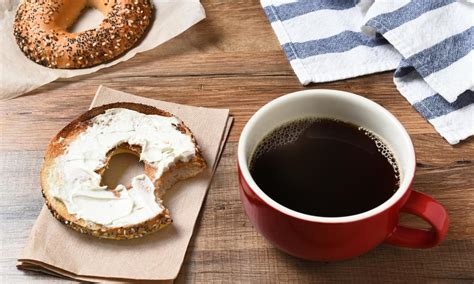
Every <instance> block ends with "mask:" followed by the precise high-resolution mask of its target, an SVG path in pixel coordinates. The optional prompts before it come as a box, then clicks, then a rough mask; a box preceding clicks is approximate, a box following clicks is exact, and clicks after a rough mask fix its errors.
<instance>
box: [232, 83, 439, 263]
mask: <svg viewBox="0 0 474 284" xmlns="http://www.w3.org/2000/svg"><path fill="white" fill-rule="evenodd" d="M304 117H322V118H335V119H339V120H342V121H346V122H351V123H354V124H356V125H360V126H363V127H365V128H367V129H369V130H372V131H373V132H375V133H376V134H378V135H379V136H380V137H381V139H382V140H384V142H385V143H386V144H387V145H388V146H389V148H390V149H391V150H392V151H393V154H394V156H395V158H396V160H397V163H398V166H399V169H400V173H401V178H400V187H399V189H398V190H397V191H396V192H395V194H394V195H393V196H392V197H391V198H390V199H388V200H387V201H385V202H384V203H382V204H381V205H379V206H377V207H376V208H374V209H371V210H369V211H366V212H363V213H360V214H356V215H351V216H344V217H319V216H312V215H307V214H303V213H300V212H297V211H294V210H292V209H290V208H287V207H285V206H283V205H281V204H279V203H277V202H275V201H274V200H272V199H271V198H270V197H268V195H266V194H265V193H264V192H263V191H262V190H261V189H260V188H259V187H258V186H257V184H256V183H255V181H254V180H253V178H252V176H251V175H250V172H249V168H248V164H249V160H250V158H251V155H252V153H253V151H254V149H255V147H256V146H257V144H258V143H259V142H260V141H261V140H262V138H263V137H264V136H265V135H266V134H268V133H269V132H270V131H271V130H272V129H274V128H276V127H278V126H280V125H282V124H283V123H285V122H288V121H292V120H295V119H297V118H304ZM238 167H239V182H240V197H241V199H242V203H243V205H244V208H245V212H246V213H247V215H248V217H249V219H250V221H251V222H252V223H253V225H254V226H255V228H256V229H257V230H258V231H259V232H260V233H261V234H262V235H263V236H264V237H265V238H266V239H267V240H269V241H270V242H271V243H272V244H273V245H274V246H276V247H277V248H279V249H281V250H283V251H285V252H287V253H288V254H291V255H294V256H296V257H300V258H304V259H310V260H322V261H335V260H342V259H348V258H351V257H355V256H358V255H361V254H363V253H365V252H367V251H369V250H370V249H372V248H374V247H375V246H377V245H379V244H380V243H382V242H385V243H388V244H391V245H396V246H402V247H410V248H430V247H433V246H436V245H437V244H439V243H440V242H441V241H442V240H443V239H444V237H445V236H446V233H447V230H448V214H447V212H446V210H445V209H444V208H443V206H442V205H440V204H439V203H438V202H437V201H436V200H434V199H433V198H431V197H429V196H427V195H425V194H423V193H420V192H417V191H413V190H412V189H411V185H412V181H413V177H414V175H415V168H416V160H415V151H414V149H413V144H412V142H411V139H410V137H409V136H408V133H407V132H406V130H405V128H404V127H403V126H402V124H401V123H400V122H399V121H398V120H397V119H396V118H395V117H394V116H393V115H392V114H391V113H390V112H388V111H387V110H386V109H384V108H383V107H381V106H380V105H378V104H376V103H375V102H373V101H370V100H368V99H366V98H363V97H361V96H358V95H355V94H352V93H348V92H342V91H335V90H307V91H301V92H296V93H292V94H289V95H286V96H282V97H280V98H278V99H275V100H273V101H271V102H270V103H268V104H266V105H265V106H263V107H262V108H261V109H260V110H258V111H257V112H256V113H255V114H254V115H253V116H252V118H250V120H249V121H248V122H247V124H246V125H245V127H244V129H243V131H242V134H241V136H240V140H239V146H238ZM367 198H370V197H367ZM400 212H407V213H409V214H413V215H416V216H419V217H421V218H423V219H424V220H425V221H427V222H428V223H430V224H431V226H432V229H431V230H424V229H416V228H409V227H406V226H403V225H399V224H398V222H399V216H400Z"/></svg>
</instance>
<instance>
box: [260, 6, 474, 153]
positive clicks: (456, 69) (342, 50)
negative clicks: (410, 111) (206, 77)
mask: <svg viewBox="0 0 474 284" xmlns="http://www.w3.org/2000/svg"><path fill="white" fill-rule="evenodd" d="M261 3H262V6H263V7H264V10H265V13H266V14H267V16H268V19H269V20H270V22H271V24H272V27H273V29H274V31H275V33H276V35H277V37H278V39H279V41H280V43H281V45H282V48H283V50H284V51H285V53H286V55H287V57H288V59H289V61H290V63H291V66H292V67H293V69H294V70H295V73H296V75H297V76H298V78H299V80H300V82H301V83H302V84H304V85H306V84H309V83H310V82H327V81H333V80H339V79H344V78H349V77H355V76H359V75H365V74H369V73H375V72H381V71H385V70H390V69H396V71H395V74H394V82H395V85H396V86H397V89H398V90H399V91H400V93H401V94H402V95H403V96H404V97H405V98H406V99H407V100H408V101H409V102H410V103H411V104H412V105H413V106H414V107H415V109H416V110H418V111H419V112H420V114H421V115H422V116H423V117H424V118H426V119H427V120H428V121H429V122H430V123H431V124H432V125H433V126H434V127H435V129H436V130H437V131H438V132H439V133H440V134H441V135H442V136H443V137H444V138H445V139H446V140H447V141H448V142H449V143H451V144H456V143H458V142H459V141H460V140H462V139H465V138H467V137H469V136H471V135H474V92H473V90H474V52H473V48H474V35H473V31H474V17H473V16H472V15H473V14H474V4H472V3H468V1H454V0H437V1H424V0H412V1H410V0H400V1H391V0H390V1H389V0H376V1H373V0H359V1H357V0H354V1H348V0H318V1H314V0H299V1H297V0H261Z"/></svg>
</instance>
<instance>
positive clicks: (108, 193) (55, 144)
mask: <svg viewBox="0 0 474 284" xmlns="http://www.w3.org/2000/svg"><path fill="white" fill-rule="evenodd" d="M122 152H130V153H134V154H135V155H137V156H139V157H140V160H141V161H143V163H144V174H142V175H139V176H136V177H134V178H133V179H132V180H131V182H130V185H129V186H125V185H121V184H119V185H117V187H116V188H108V187H107V186H106V185H103V184H102V182H101V179H102V174H103V173H104V171H105V170H106V168H107V166H108V164H109V161H110V159H111V157H112V156H113V155H115V154H118V153H122ZM205 167H206V163H205V161H204V159H203V157H202V155H201V152H200V149H199V146H198V144H197V142H196V140H195V138H194V136H193V134H192V132H191V131H190V130H189V129H188V128H187V127H186V126H185V125H184V123H183V122H182V121H181V120H179V119H178V118H176V117H174V116H173V115H171V114H170V113H167V112H164V111H162V110H159V109H156V108H154V107H151V106H146V105H141V104H134V103H115V104H109V105H104V106H101V107H97V108H93V109H91V110H89V111H87V112H86V113H84V114H83V115H81V116H80V117H79V118H77V119H76V120H74V121H72V122H71V123H70V124H69V125H67V126H66V127H64V128H63V129H62V130H61V131H60V132H59V133H58V134H57V135H56V136H55V137H54V138H53V139H52V140H51V142H50V143H49V145H48V148H47V150H46V154H45V159H44V163H43V167H42V170H41V186H42V192H43V196H44V198H45V200H46V205H47V206H48V208H49V209H50V211H51V213H52V214H53V216H54V217H56V218H57V219H58V220H59V221H61V222H62V223H64V224H66V225H67V226H69V227H71V228H73V229H74V230H76V231H79V232H81V233H86V234H89V235H93V236H96V237H100V238H108V239H131V238H138V237H141V236H144V235H145V234H148V233H151V232H154V231H157V230H159V229H160V228H162V227H164V226H166V225H168V224H170V223H171V222H172V220H171V217H170V215H169V212H168V210H167V209H166V208H165V207H164V206H163V205H162V201H161V199H160V198H161V196H162V195H163V194H164V193H165V191H166V190H167V189H168V188H170V187H171V186H172V185H173V184H175V183H176V182H177V181H180V180H183V179H187V178H190V177H193V176H195V175H197V174H198V173H200V172H201V171H202V170H203V169H204V168H205Z"/></svg>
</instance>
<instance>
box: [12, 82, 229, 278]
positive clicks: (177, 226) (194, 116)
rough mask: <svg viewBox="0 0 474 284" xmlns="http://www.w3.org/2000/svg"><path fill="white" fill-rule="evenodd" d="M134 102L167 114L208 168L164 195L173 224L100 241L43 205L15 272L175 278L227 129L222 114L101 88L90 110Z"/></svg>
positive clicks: (226, 117)
mask: <svg viewBox="0 0 474 284" xmlns="http://www.w3.org/2000/svg"><path fill="white" fill-rule="evenodd" d="M113 102H136V103H143V104H148V105H152V106H156V107H158V108H160V109H163V110H166V111H169V112H171V113H173V114H175V115H176V116H178V117H179V118H181V119H182V120H183V121H184V122H185V123H186V125H187V126H188V127H189V128H190V129H191V131H192V132H193V133H194V135H195V136H196V139H197V141H198V143H199V145H200V146H201V149H202V153H203V156H204V158H205V159H206V161H207V163H208V168H207V169H206V170H205V171H204V172H203V173H201V174H200V175H198V176H196V177H194V178H192V179H189V180H185V181H182V182H180V183H178V184H176V185H175V186H174V187H173V188H172V189H170V190H169V191H168V192H167V193H166V195H165V196H164V198H163V200H164V204H165V206H166V207H167V208H168V209H169V210H170V212H171V216H172V218H173V221H174V222H173V224H172V225H170V226H168V227H166V228H164V229H162V230H160V231H158V232H156V233H154V234H151V235H149V236H145V237H143V238H140V239H136V240H124V241H113V240H100V239H96V238H94V237H90V236H87V235H83V234H79V233H77V232H75V231H73V230H71V229H69V228H67V227H66V226H64V225H62V224H61V223H60V222H58V221H57V220H56V219H55V218H54V217H52V216H51V214H50V212H49V210H48V209H47V208H46V207H45V206H43V208H42V210H41V213H40V215H39V217H38V219H37V220H36V222H35V224H34V226H33V229H32V231H31V234H30V238H29V240H28V243H27V245H26V247H25V249H24V251H23V253H22V254H21V256H20V258H19V259H18V264H17V267H18V268H20V269H28V270H35V271H41V272H45V273H48V274H52V275H56V276H64V277H70V278H73V279H77V280H84V281H101V282H104V281H130V280H163V281H166V280H168V281H171V280H173V279H175V278H176V276H177V275H178V272H179V270H180V268H181V265H182V263H183V260H184V255H185V252H186V248H187V246H188V243H189V240H190V239H191V235H192V233H193V228H194V224H195V223H196V219H197V217H198V214H199V210H200V208H201V205H202V202H203V200H204V197H205V195H206V192H207V189H208V187H209V185H210V182H211V179H212V175H213V173H214V170H215V167H216V165H217V161H218V159H219V156H220V153H221V151H222V148H223V145H224V143H225V140H226V138H227V135H228V133H229V130H230V126H231V124H232V118H230V117H229V110H227V109H211V108H201V107H193V106H186V105H179V104H174V103H168V102H162V101H157V100H152V99H146V98H141V97H137V96H133V95H130V94H127V93H123V92H119V91H116V90H113V89H109V88H106V87H102V86H101V87H100V88H99V89H98V91H97V94H96V96H95V98H94V100H93V102H92V105H91V107H95V106H99V105H103V104H108V103H113Z"/></svg>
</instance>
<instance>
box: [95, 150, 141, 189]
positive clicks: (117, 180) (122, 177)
mask: <svg viewBox="0 0 474 284" xmlns="http://www.w3.org/2000/svg"><path fill="white" fill-rule="evenodd" d="M143 172H144V164H143V162H140V160H139V157H138V156H137V155H135V154H132V153H119V154H115V155H113V156H112V157H111V158H110V161H109V164H108V167H107V168H106V169H105V171H104V174H103V175H102V180H101V185H106V186H107V187H108V188H109V189H114V188H116V187H117V185H119V184H123V185H124V186H126V187H127V188H128V187H130V182H131V180H132V178H133V177H136V176H138V175H141V174H143Z"/></svg>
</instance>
